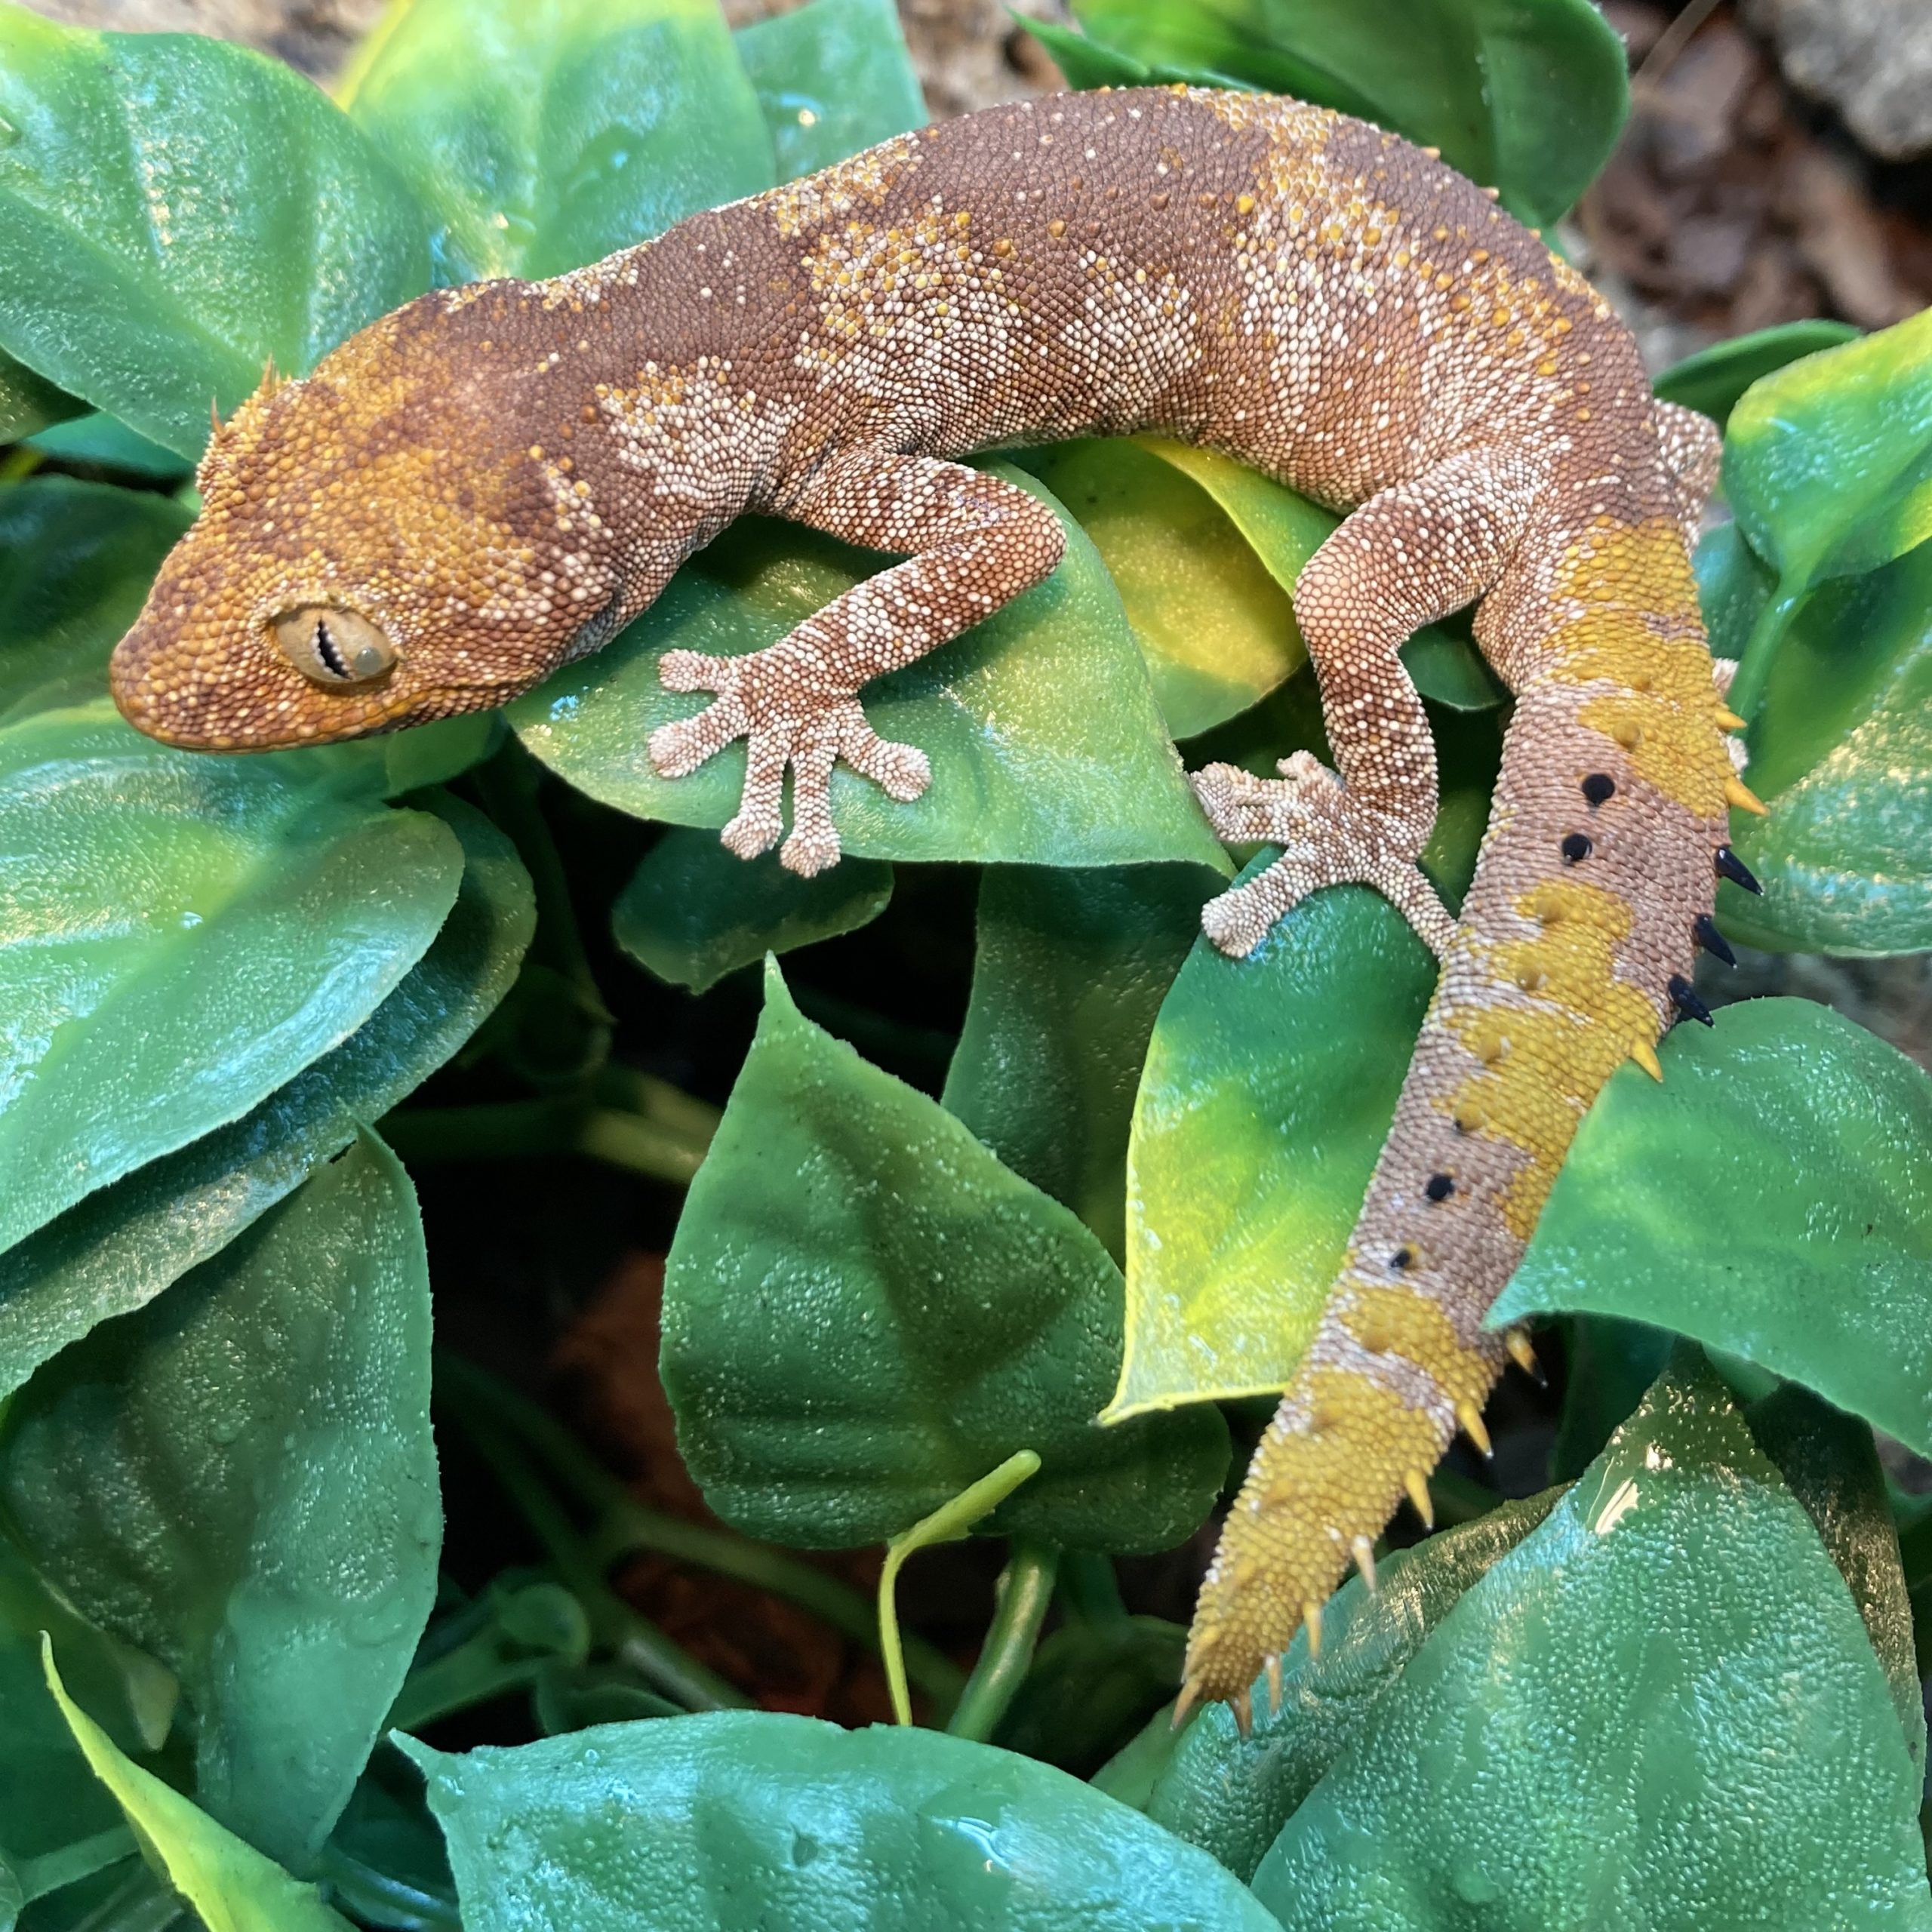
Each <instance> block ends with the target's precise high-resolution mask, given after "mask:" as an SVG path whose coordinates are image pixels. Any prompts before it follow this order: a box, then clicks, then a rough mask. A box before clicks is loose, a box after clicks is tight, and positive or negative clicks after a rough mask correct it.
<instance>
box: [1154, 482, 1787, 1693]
mask: <svg viewBox="0 0 1932 1932" xmlns="http://www.w3.org/2000/svg"><path fill="white" fill-rule="evenodd" d="M1544 547H1545V549H1546V552H1547V554H1546V555H1542V556H1541V557H1540V558H1538V559H1537V560H1536V561H1535V563H1534V566H1531V565H1524V568H1523V570H1522V571H1521V580H1523V581H1525V582H1526V583H1527V588H1525V589H1522V590H1520V591H1518V592H1515V594H1510V595H1503V596H1500V597H1497V598H1492V599H1491V608H1487V609H1486V610H1485V611H1484V622H1483V624H1482V626H1481V629H1482V632H1483V635H1484V642H1485V645H1487V647H1488V648H1490V650H1491V653H1492V654H1493V655H1494V656H1495V657H1497V660H1498V661H1499V662H1500V663H1502V664H1503V666H1505V668H1506V669H1507V670H1508V671H1509V673H1510V676H1511V681H1512V684H1513V685H1515V688H1516V691H1517V694H1518V697H1517V708H1516V712H1515V717H1514V718H1513V719H1512V722H1511V724H1510V728H1509V735H1508V739H1507V742H1506V746H1505V749H1504V752H1503V768H1502V771H1501V774H1500V777H1499V778H1498V780H1497V787H1496V794H1495V801H1494V808H1493V810H1492V811H1491V818H1490V823H1489V828H1488V831H1487V834H1486V835H1485V837H1484V843H1483V850H1482V854H1481V860H1480V862H1479V863H1478V867H1477V871H1476V875H1475V881H1474V883H1473V884H1472V886H1471V888H1470V890H1469V897H1468V899H1467V900H1466V903H1464V906H1463V910H1462V916H1461V918H1460V922H1459V924H1458V925H1457V931H1456V935H1455V937H1454V940H1452V941H1451V945H1450V948H1449V950H1448V952H1447V954H1446V955H1445V956H1444V960H1443V963H1442V971H1441V979H1440V980H1439V982H1438V986H1437V989H1436V993H1435V998H1434V1000H1433V1001H1432V1003H1431V1004H1430V1007H1429V1013H1428V1016H1427V1017H1426V1019H1425V1020H1424V1021H1423V1029H1422V1032H1421V1035H1420V1038H1418V1040H1417V1044H1416V1051H1415V1057H1414V1060H1413V1062H1412V1063H1411V1066H1410V1069H1409V1073H1408V1077H1407V1080H1406V1081H1404V1085H1403V1088H1402V1093H1401V1099H1400V1100H1399V1101H1398V1103H1397V1106H1396V1109H1395V1121H1394V1124H1393V1126H1392V1128H1391V1130H1390V1133H1389V1139H1388V1141H1387V1143H1386V1145H1385V1146H1384V1147H1383V1152H1382V1155H1381V1158H1380V1161H1379V1162H1378V1164H1377V1168H1376V1171H1375V1175H1374V1180H1372V1181H1371V1183H1370V1186H1369V1190H1368V1194H1367V1199H1366V1201H1365V1202H1364V1206H1363V1208H1362V1212H1361V1218H1360V1219H1359V1220H1358V1222H1357V1223H1356V1225H1355V1232H1354V1233H1353V1234H1352V1236H1351V1237H1350V1239H1349V1246H1348V1248H1347V1250H1346V1254H1345V1255H1344V1257H1343V1266H1342V1271H1341V1274H1340V1278H1339V1279H1338V1281H1337V1284H1336V1285H1335V1287H1334V1291H1332V1293H1331V1296H1330V1298H1329V1300H1328V1303H1327V1308H1326V1309H1325V1311H1324V1315H1323V1318H1322V1321H1321V1326H1320V1327H1319V1328H1318V1331H1317V1332H1316V1334H1315V1339H1314V1340H1313V1342H1312V1343H1311V1345H1310V1346H1309V1352H1308V1354H1307V1355H1306V1357H1305V1358H1304V1359H1303V1362H1302V1364H1301V1367H1300V1371H1299V1372H1298V1373H1297V1376H1296V1377H1295V1380H1294V1383H1293V1385H1292V1386H1291V1387H1290V1389H1288V1391H1287V1395H1285V1397H1284V1399H1283V1401H1282V1403H1281V1408H1280V1410H1279V1411H1278V1413H1277V1414H1276V1415H1275V1419H1274V1420H1273V1421H1272V1423H1270V1424H1269V1428H1268V1431H1267V1432H1266V1435H1264V1436H1263V1438H1262V1441H1261V1444H1260V1447H1259V1448H1258V1449H1257V1451H1256V1452H1255V1456H1254V1462H1253V1463H1252V1465H1251V1467H1250V1469H1249V1470H1248V1473H1247V1481H1246V1482H1245V1483H1244V1485H1243V1487H1242V1489H1241V1494H1240V1496H1239V1497H1238V1500H1236V1502H1235V1506H1234V1508H1233V1509H1232V1512H1231V1513H1230V1514H1229V1518H1228V1521H1227V1524H1226V1528H1225V1529H1224V1530H1223V1534H1222V1537H1221V1541H1220V1547H1219V1549H1217V1552H1216V1553H1215V1557H1214V1563H1213V1565H1212V1567H1211V1569H1210V1570H1209V1571H1208V1574H1207V1580H1206V1582H1205V1583H1204V1585H1203V1586H1202V1589H1201V1599H1200V1604H1199V1607H1198V1609H1197V1611H1196V1613H1195V1622H1194V1628H1193V1631H1192V1635H1191V1637H1190V1639H1189V1647H1188V1657H1187V1665H1186V1689H1185V1690H1184V1691H1183V1708H1185V1706H1186V1704H1188V1703H1191V1702H1192V1700H1193V1699H1195V1698H1196V1697H1211V1698H1213V1697H1219V1698H1226V1699H1228V1700H1229V1701H1230V1702H1232V1703H1233V1704H1234V1705H1235V1709H1236V1712H1237V1715H1239V1716H1241V1718H1243V1720H1245V1717H1246V1714H1247V1699H1248V1696H1249V1691H1250V1687H1251V1684H1253V1682H1254V1678H1255V1677H1256V1675H1257V1672H1260V1670H1261V1669H1263V1666H1264V1665H1265V1666H1267V1668H1268V1669H1269V1672H1270V1674H1271V1675H1273V1674H1274V1673H1275V1672H1276V1671H1277V1670H1278V1664H1277V1663H1276V1662H1275V1660H1276V1658H1278V1655H1279V1654H1280V1653H1281V1651H1283V1650H1284V1649H1285V1648H1286V1647H1287V1644H1288V1643H1289V1641H1290V1640H1291V1638H1292V1637H1293V1635H1294V1632H1295V1629H1296V1628H1297V1626H1299V1625H1300V1624H1302V1623H1308V1624H1309V1638H1310V1644H1311V1647H1312V1645H1313V1644H1315V1642H1317V1641H1318V1639H1319V1632H1320V1624H1319V1618H1320V1615H1321V1605H1322V1604H1323V1603H1324V1601H1325V1600H1326V1599H1327V1597H1328V1595H1329V1594H1330V1593H1331V1592H1332V1591H1333V1590H1334V1588H1335V1586H1336V1585H1337V1583H1339V1582H1340V1580H1341V1579H1342V1577H1343V1575H1344V1574H1345V1573H1346V1570H1347V1568H1348V1567H1349V1564H1350V1563H1351V1562H1353V1563H1355V1564H1358V1565H1360V1566H1361V1567H1364V1569H1367V1567H1369V1564H1370V1561H1371V1546H1372V1544H1373V1543H1374V1539H1375V1538H1376V1537H1377V1536H1378V1535H1379V1534H1380V1532H1381V1531H1382V1529H1383V1527H1384V1525H1385V1524H1386V1523H1387V1521H1388V1520H1389V1517H1390V1516H1391V1515H1392V1514H1393V1513H1394V1512H1395V1509H1396V1508H1397V1507H1398V1505H1399V1504H1400V1503H1401V1500H1402V1499H1403V1498H1404V1497H1410V1498H1411V1499H1412V1500H1414V1503H1415V1506H1416V1507H1417V1509H1419V1510H1420V1511H1421V1512H1423V1515H1424V1516H1425V1517H1426V1516H1427V1514H1428V1490H1427V1486H1426V1485H1427V1478H1428V1476H1429V1472H1430V1471H1431V1470H1432V1469H1434V1468H1435V1465H1436V1463H1437V1462H1438V1460H1440V1459H1441V1456H1442V1454H1443V1452H1444V1450H1445V1449H1446V1448H1447V1447H1448V1444H1449V1442H1450V1441H1451V1438H1452V1437H1453V1436H1454V1434H1455V1432H1456V1431H1457V1429H1459V1428H1460V1429H1463V1431H1464V1432H1466V1433H1467V1434H1468V1435H1469V1436H1470V1437H1471V1438H1472V1439H1473V1440H1474V1441H1475V1444H1477V1446H1478V1447H1479V1448H1486V1447H1487V1442H1486V1439H1485V1438H1484V1432H1483V1426H1482V1420H1481V1411H1482V1406H1483V1402H1484V1398H1485V1397H1486V1396H1487V1394H1488V1392H1489V1390H1490V1389H1491V1386H1492V1385H1493V1384H1494V1382H1495V1380H1496V1378H1497V1374H1499V1372H1500V1368H1501V1365H1502V1362H1503V1356H1504V1353H1505V1345H1504V1342H1503V1338H1502V1337H1500V1336H1497V1335H1494V1334H1486V1333H1485V1332H1484V1331H1483V1328H1482V1326H1481V1323H1482V1319H1483V1317H1484V1315H1485V1314H1486V1313H1487V1311H1488V1309H1489V1307H1490V1306H1491V1303H1493V1302H1494V1300H1495V1299H1496V1297H1497V1295H1498V1294H1500V1293H1501V1291H1502V1290H1503V1286H1504V1284H1506V1282H1507V1281H1508V1280H1509V1277H1510V1275H1512V1273H1513V1272H1515V1268H1516V1265H1517V1263H1518V1261H1519V1260H1521V1257H1522V1254H1523V1251H1524V1247H1526V1246H1527V1244H1528V1241H1529V1238H1530V1235H1531V1232H1533V1230H1534V1228H1535V1226H1536V1223H1537V1217H1538V1215H1539V1214H1540V1212H1541V1211H1542V1208H1543V1202H1544V1201H1545V1199H1546V1198H1547V1196H1548V1195H1549V1190H1550V1188H1551V1186H1552V1184H1553V1183H1555V1179H1556V1176H1557V1173H1558V1169H1559V1168H1560V1167H1561V1164H1562V1161H1563V1158H1564V1154H1565V1152H1567V1149H1568V1147H1569V1145H1570V1142H1571V1138H1572V1137H1573V1136H1574V1134H1575V1132H1576V1131H1577V1126H1578V1124H1579V1123H1580V1121H1582V1119H1583V1115H1584V1113H1585V1112H1586V1111H1587V1109H1589V1105H1590V1103H1591V1102H1592V1100H1594V1099H1595V1097H1596V1095H1597V1093H1598V1090H1599V1089H1600V1088H1601V1087H1602V1086H1603V1084H1604V1082H1605V1081H1607V1080H1608V1079H1609V1078H1610V1076H1611V1075H1612V1074H1613V1073H1614V1072H1616V1071H1617V1069H1618V1067H1619V1066H1621V1065H1622V1064H1623V1062H1624V1061H1625V1060H1629V1059H1632V1058H1635V1059H1636V1060H1638V1061H1639V1062H1640V1063H1641V1064H1642V1065H1644V1066H1645V1067H1646V1068H1647V1069H1650V1070H1651V1071H1652V1072H1655V1070H1656V1066H1657V1062H1656V1057H1655V1051H1654V1042H1655V1041H1656V1040H1657V1037H1658V1035H1660V1033H1661V1032H1662V1031H1663V1029H1664V1027H1665V1026H1666V1025H1668V1023H1669V1021H1670V1020H1671V1018H1672V1009H1673V1004H1674V1001H1675V994H1674V992H1673V989H1672V981H1673V980H1675V981H1676V982H1678V985H1679V986H1681V987H1682V988H1684V989H1685V990H1686V991H1687V983H1688V978H1689V975H1690V971H1691V964H1692V959H1693V954H1694V928H1695V927H1696V925H1697V923H1698V921H1700V918H1705V919H1707V918H1708V915H1709V912H1710V910H1711V906H1712V895H1713V892H1714V890H1715V872H1714V867H1713V860H1714V856H1715V853H1716V852H1717V851H1718V848H1720V847H1721V846H1722V844H1724V838H1725V826H1726V813H1725V805H1726V801H1727V799H1730V800H1732V801H1736V802H1746V801H1749V802H1750V803H1752V804H1755V801H1754V800H1751V799H1750V797H1749V793H1748V792H1745V791H1743V788H1742V787H1741V786H1740V785H1739V784H1738V783H1737V780H1736V778H1735V777H1734V774H1733V771H1732V768H1731V764H1730V758H1729V756H1728V755H1727V750H1726V748H1725V744H1724V737H1723V734H1722V730H1721V726H1722V724H1724V722H1725V721H1727V713H1726V712H1724V709H1723V706H1722V703H1721V697H1720V695H1719V694H1718V690H1717V688H1716V686H1715V684H1714V682H1713V681H1712V664H1711V658H1710V654H1709V648H1708V645H1706V641H1705V637H1704V632H1703V626H1702V623H1701V621H1700V617H1699V614H1698V609H1697V592H1696V586H1695V583H1694V580H1693V578H1692V576H1691V574H1690V567H1689V561H1688V558H1687V554H1686V552H1685V549H1684V539H1683V537H1682V534H1681V531H1680V530H1679V528H1678V525H1677V524H1676V523H1675V521H1673V520H1672V518H1669V517H1668V516H1662V515H1660V516H1658V517H1656V518H1651V519H1646V520H1644V521H1641V522H1640V523H1636V524H1632V523H1627V522H1626V523H1620V522H1616V521H1612V520H1611V519H1610V518H1607V517H1604V516H1602V515H1598V516H1596V517H1595V518H1592V519H1589V520H1588V521H1586V522H1585V524H1584V527H1583V528H1582V530H1581V532H1580V534H1574V535H1572V536H1571V537H1568V538H1567V540H1561V541H1552V543H1549V545H1548V546H1544Z"/></svg>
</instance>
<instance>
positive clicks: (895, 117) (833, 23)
mask: <svg viewBox="0 0 1932 1932" xmlns="http://www.w3.org/2000/svg"><path fill="white" fill-rule="evenodd" d="M731 38H732V41H733V43H734V45H736V47H737V50H738V58H739V59H740V60H742V61H743V63H744V64H745V72H746V73H747V74H749V75H750V76H751V83H752V87H753V88H755V90H756V91H757V94H758V106H759V108H760V109H761V111H762V112H763V113H764V124H765V126H766V128H768V130H769V131H770V133H771V146H772V150H773V153H774V155H775V157H776V159H777V171H778V179H779V180H781V181H789V180H794V179H795V177H798V176H799V175H801V174H812V173H814V171H817V169H819V168H829V166H830V165H832V163H833V162H835V161H843V160H844V158H845V157H846V156H847V155H851V154H857V152H859V151H860V149H861V148H869V147H871V146H873V145H874V144H875V143H877V142H879V141H884V140H891V138H892V137H893V136H894V134H905V133H906V132H907V131H908V130H909V129H911V128H923V127H924V125H926V119H927V115H926V97H925V96H924V94H923V93H922V92H921V91H920V87H919V77H918V75H917V74H916V73H915V72H914V71H913V68H912V56H911V55H910V54H908V53H907V52H906V36H905V35H904V33H903V32H902V31H901V30H900V25H899V10H898V8H897V7H895V6H894V5H893V4H892V0H809V4H808V5H805V6H803V7H796V8H793V9H792V11H791V12H789V13H787V14H773V15H771V17H770V18H768V19H766V20H758V21H755V22H754V23H752V25H751V26H745V27H740V29H738V31H737V32H736V33H735V34H734V35H732V36H731Z"/></svg>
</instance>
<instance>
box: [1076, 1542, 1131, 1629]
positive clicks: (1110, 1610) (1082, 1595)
mask: <svg viewBox="0 0 1932 1932" xmlns="http://www.w3.org/2000/svg"><path fill="white" fill-rule="evenodd" d="M1060 1601H1061V1603H1062V1604H1063V1605H1065V1607H1066V1614H1067V1615H1068V1616H1069V1617H1077V1618H1078V1620H1080V1621H1081V1623H1094V1624H1108V1623H1125V1622H1126V1621H1127V1605H1126V1604H1124V1603H1123V1602H1122V1601H1121V1595H1120V1580H1119V1578H1118V1577H1116V1576H1115V1574H1114V1566H1113V1563H1112V1559H1111V1558H1108V1557H1105V1556H1103V1555H1100V1553H1099V1552H1097V1551H1096V1550H1091V1549H1076V1550H1070V1551H1069V1552H1068V1553H1067V1555H1066V1557H1065V1558H1064V1559H1063V1561H1062V1562H1061V1564H1060Z"/></svg>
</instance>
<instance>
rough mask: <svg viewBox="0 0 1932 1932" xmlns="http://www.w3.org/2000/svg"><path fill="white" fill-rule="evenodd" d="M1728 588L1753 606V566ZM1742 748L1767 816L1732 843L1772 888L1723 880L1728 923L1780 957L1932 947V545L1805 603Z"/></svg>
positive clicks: (1732, 574)
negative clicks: (1759, 892) (1759, 893)
mask: <svg viewBox="0 0 1932 1932" xmlns="http://www.w3.org/2000/svg"><path fill="white" fill-rule="evenodd" d="M1720 581H1721V583H1723V584H1724V587H1725V588H1726V589H1731V587H1732V586H1735V589H1734V591H1733V592H1732V594H1734V595H1737V596H1738V597H1739V598H1740V601H1745V603H1746V608H1749V604H1748V600H1749V598H1750V596H1751V595H1752V592H1753V590H1754V589H1755V588H1756V586H1755V583H1754V580H1753V577H1752V574H1750V573H1749V571H1747V570H1746V568H1744V567H1743V566H1741V565H1733V566H1732V567H1731V568H1730V570H1728V571H1725V572H1724V574H1723V577H1722V578H1721V580H1720ZM1760 608H1762V607H1761V605H1760ZM1749 743H1750V747H1751V752H1752V759H1751V765H1750V768H1749V771H1748V772H1747V773H1746V780H1747V782H1748V783H1749V784H1750V786H1752V789H1753V790H1754V791H1755V792H1758V795H1759V796H1760V797H1761V798H1763V799H1764V801H1765V803H1766V804H1767V805H1769V807H1770V816H1769V817H1767V818H1764V819H1757V818H1752V817H1746V815H1745V814H1742V813H1740V814H1737V815H1736V816H1735V817H1734V820H1733V827H1732V844H1733V845H1734V847H1735V848H1736V849H1737V853H1738V855H1739V856H1740V857H1741V858H1742V859H1743V860H1744V862H1745V863H1746V864H1747V865H1748V866H1749V867H1750V868H1751V869H1752V872H1754V873H1755V875H1756V876H1757V878H1758V883H1759V884H1761V885H1762V886H1763V888H1764V896H1763V897H1762V898H1761V899H1760V898H1756V897H1752V895H1750V894H1747V893H1745V892H1743V891H1740V889H1739V888H1737V887H1736V886H1734V885H1732V884H1728V883H1726V884H1724V885H1723V886H1722V887H1721V888H1720V895H1719V904H1718V921H1719V923H1720V924H1721V925H1722V926H1723V928H1724V930H1725V931H1727V932H1729V933H1733V934H1735V935H1736V936H1737V937H1738V938H1740V939H1741V940H1745V941H1746V943H1749V944H1750V945H1752V946H1765V947H1768V948H1770V949H1774V950H1776V951H1780V952H1782V951H1796V952H1835V953H1854V954H1855V953H1887V952H1921V951H1923V950H1924V949H1927V948H1928V947H1932V543H1921V544H1920V545H1918V546H1917V547H1916V548H1915V549H1912V550H1909V551H1908V552H1906V554H1905V555H1903V556H1902V557H1900V558H1897V559H1896V560H1895V561H1893V562H1891V563H1890V564H1887V565H1884V567H1883V568H1880V569H1878V570H1875V571H1869V572H1866V573H1864V574H1860V575H1857V576H1855V577H1844V578H1841V579H1838V580H1834V581H1832V582H1830V583H1826V584H1824V585H1822V586H1820V588H1819V589H1817V591H1816V592H1814V594H1813V595H1811V596H1810V597H1809V598H1807V599H1806V600H1805V601H1804V604H1803V605H1802V606H1801V608H1799V609H1798V611H1797V612H1796V613H1795V616H1794V617H1793V619H1792V623H1791V626H1790V628H1789V629H1788V630H1786V632H1785V633H1784V635H1783V638H1781V639H1780V642H1779V645H1778V652H1777V660H1776V661H1775V663H1774V664H1773V665H1772V666H1771V669H1770V678H1769V681H1768V683H1767V685H1766V687H1765V690H1764V703H1762V705H1761V706H1760V707H1759V709H1758V712H1757V713H1756V715H1755V717H1754V718H1753V719H1752V728H1751V732H1750V737H1749Z"/></svg>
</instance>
